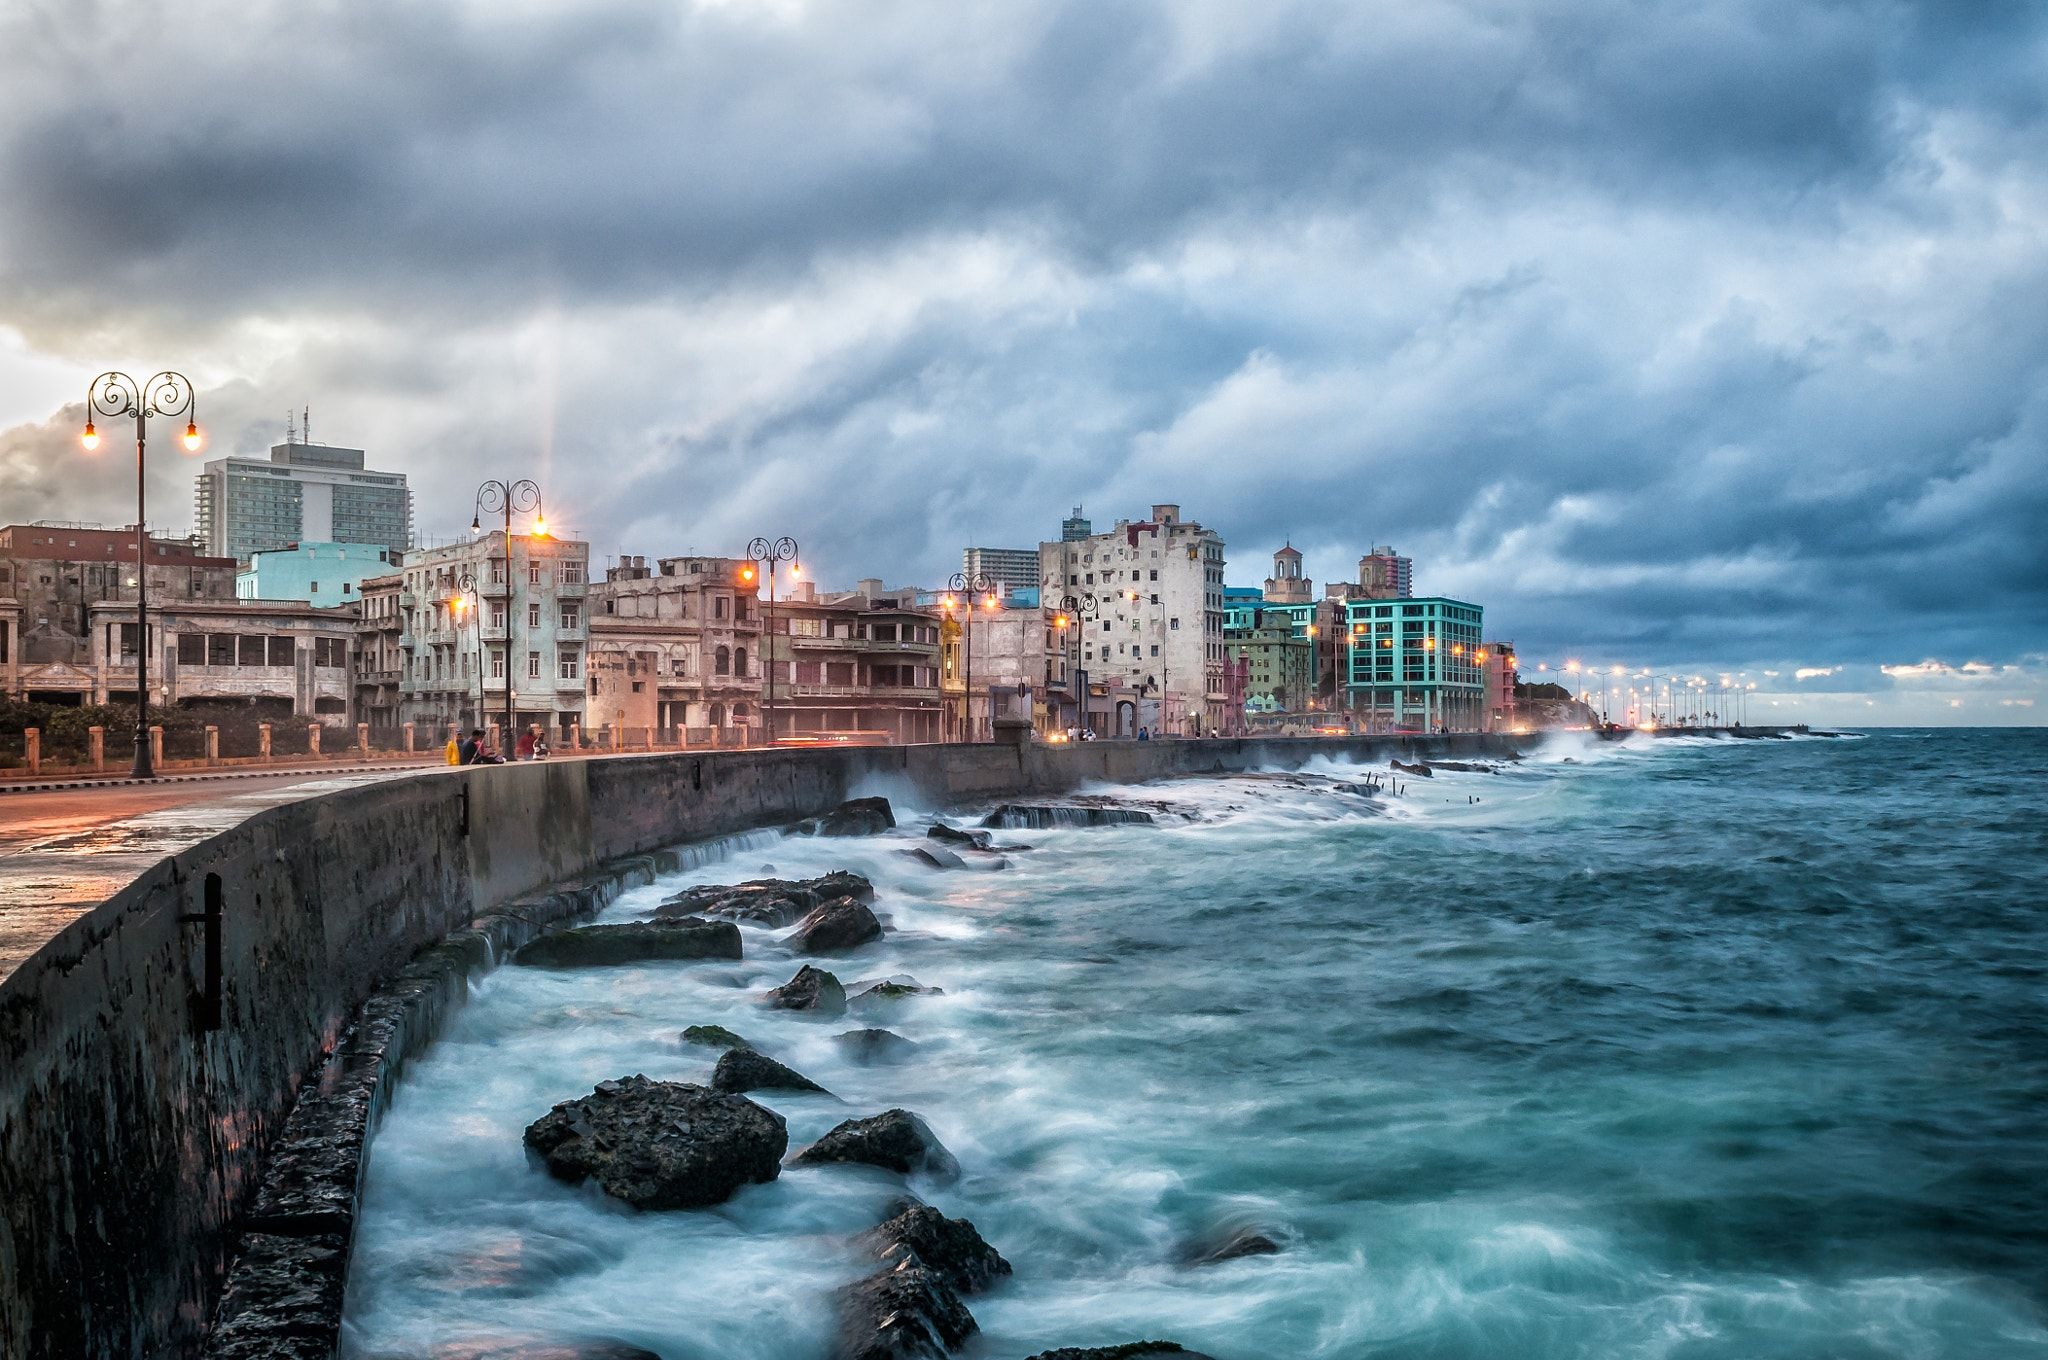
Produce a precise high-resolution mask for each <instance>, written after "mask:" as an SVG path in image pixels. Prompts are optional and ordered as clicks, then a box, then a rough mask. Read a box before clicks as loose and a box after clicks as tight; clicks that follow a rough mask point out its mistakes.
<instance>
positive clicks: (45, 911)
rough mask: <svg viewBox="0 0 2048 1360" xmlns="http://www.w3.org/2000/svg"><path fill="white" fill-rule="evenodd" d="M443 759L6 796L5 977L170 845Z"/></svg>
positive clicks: (2, 843)
mask: <svg viewBox="0 0 2048 1360" xmlns="http://www.w3.org/2000/svg"><path fill="white" fill-rule="evenodd" d="M435 768H437V767H435V766H424V767H422V766H401V767H397V768H394V769H388V770H364V771H359V772H355V773H350V774H326V773H321V774H278V775H258V776H253V777H249V778H243V779H232V780H218V781H214V780H194V781H191V782H186V783H166V784H156V785H148V784H134V785H128V784H124V785H117V786H113V787H108V788H100V789H57V790H50V791H47V792H42V793H9V794H6V795H4V796H0V980H4V979H5V978H6V977H7V976H8V975H9V974H11V973H13V971H14V970H15V969H16V968H18V967H20V966H21V964H22V962H23V960H25V959H27V958H28V957H29V955H31V954H33V953H35V952H36V950H38V949H40V948H42V946H43V944H44V942H45V941H47V940H48V939H49V938H50V937H51V936H52V935H55V934H56V933H57V932H58V931H60V930H62V929H63V928H64V927H65V926H67V925H69V924H70V923H71V922H72V921H74V920H76V919H77V918H78V917H79V916H81V915H83V914H84V913H86V912H87V911H90V910H91V909H92V908H93V907H95V906H97V905H99V904H100V903H101V902H102V901H104V900H106V899H107V898H108V897H109V896H111V895H112V894H113V893H114V892H115V891H116V890H117V889H119V888H121V887H123V886H125V885H126V884H127V883H128V882H130V881H131V880H132V879H134V877H135V876H136V875H137V874H139V873H141V872H142V871H143V870H144V869H147V868H149V866H151V865H152V864H155V863H156V862H157V861H158V860H160V859H162V858H163V857H164V856H166V855H169V854H173V853H175V852H177V851H179V850H182V849H184V848H185V847H186V846H188V845H191V844H193V843H195V842H197V841H201V840H204V839H205V838H206V837H208V836H211V835H213V834H214V833H215V832H218V831H222V830H225V829H226V828H228V827H230V826H233V825H234V824H235V823H237V822H239V821H241V820H242V819H243V818H245V817H249V816H251V815H253V814H254V813H257V812H260V811H262V810H263V809H264V808H267V807H274V806H276V805H277V804H279V803H288V802H291V801H293V800H294V799H298V798H310V797H312V796H314V795H315V794H321V793H328V792H331V791H333V790H335V789H344V788H350V787H353V786H355V785H358V784H371V783H375V782H377V781H379V780H383V779H398V778H403V777H405V776H407V775H415V774H419V773H422V771H423V770H425V771H432V770H433V769H435Z"/></svg>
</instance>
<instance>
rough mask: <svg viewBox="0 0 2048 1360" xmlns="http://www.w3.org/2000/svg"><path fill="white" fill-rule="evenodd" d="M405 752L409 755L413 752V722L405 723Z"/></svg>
mask: <svg viewBox="0 0 2048 1360" xmlns="http://www.w3.org/2000/svg"><path fill="white" fill-rule="evenodd" d="M405 753H406V754H407V755H411V754H412V724H411V723H407V724H406V725H405Z"/></svg>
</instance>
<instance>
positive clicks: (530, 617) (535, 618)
mask: <svg viewBox="0 0 2048 1360" xmlns="http://www.w3.org/2000/svg"><path fill="white" fill-rule="evenodd" d="M526 626H527V627H528V628H538V627H540V606H539V605H537V604H529V605H528V606H526Z"/></svg>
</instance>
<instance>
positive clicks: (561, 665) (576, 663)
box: [556, 652, 583, 680]
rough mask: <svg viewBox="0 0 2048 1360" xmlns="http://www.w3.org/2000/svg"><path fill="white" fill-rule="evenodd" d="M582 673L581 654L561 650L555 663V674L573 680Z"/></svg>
mask: <svg viewBox="0 0 2048 1360" xmlns="http://www.w3.org/2000/svg"><path fill="white" fill-rule="evenodd" d="M582 674H583V654H582V653H581V652H563V653H562V655H561V659H560V660H559V661H558V662H557V663H556V675H557V676H558V678H560V679H563V680H574V679H576V678H577V677H579V676H581V675H582Z"/></svg>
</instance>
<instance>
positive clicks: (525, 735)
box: [519, 727, 533, 760]
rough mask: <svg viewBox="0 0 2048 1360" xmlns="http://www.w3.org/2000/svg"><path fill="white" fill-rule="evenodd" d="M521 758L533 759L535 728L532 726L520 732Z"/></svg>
mask: <svg viewBox="0 0 2048 1360" xmlns="http://www.w3.org/2000/svg"><path fill="white" fill-rule="evenodd" d="M519 758H520V759H521V760H532V759H533V729H532V728H531V727H529V728H527V729H526V730H525V731H524V732H521V733H520V734H519Z"/></svg>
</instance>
